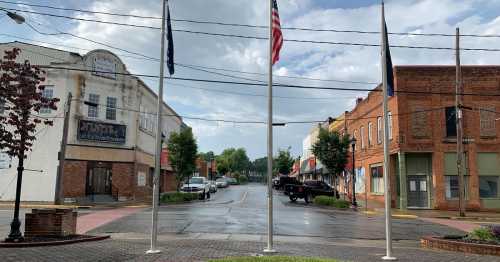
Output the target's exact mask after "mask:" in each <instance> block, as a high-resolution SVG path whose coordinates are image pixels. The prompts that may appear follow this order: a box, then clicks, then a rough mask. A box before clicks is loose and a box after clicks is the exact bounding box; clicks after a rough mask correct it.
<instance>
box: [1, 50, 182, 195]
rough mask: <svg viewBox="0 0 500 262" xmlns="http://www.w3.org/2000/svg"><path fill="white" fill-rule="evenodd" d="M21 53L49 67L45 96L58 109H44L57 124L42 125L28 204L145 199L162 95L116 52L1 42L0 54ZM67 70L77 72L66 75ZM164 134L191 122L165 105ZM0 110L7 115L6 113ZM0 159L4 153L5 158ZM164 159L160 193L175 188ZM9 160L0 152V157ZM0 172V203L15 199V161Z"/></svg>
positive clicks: (26, 187) (29, 175) (25, 191)
mask: <svg viewBox="0 0 500 262" xmlns="http://www.w3.org/2000/svg"><path fill="white" fill-rule="evenodd" d="M13 47H17V48H20V49H21V52H22V53H21V56H20V57H19V59H18V60H19V61H23V60H29V61H30V62H31V64H36V65H42V66H52V67H54V68H45V69H44V71H45V72H46V81H45V82H44V83H43V84H44V85H45V91H44V95H46V96H49V97H57V98H59V99H60V100H61V101H60V102H59V103H58V110H56V111H55V110H50V109H42V110H41V112H40V117H47V118H53V119H54V126H53V127H43V126H42V127H41V128H40V129H39V130H38V133H37V135H36V137H37V141H36V142H35V144H34V146H33V151H32V152H29V153H28V159H27V161H26V168H28V169H33V170H41V172H30V171H25V172H24V173H25V174H24V177H23V187H22V196H21V200H22V201H46V202H52V201H54V199H55V197H56V192H57V191H58V190H60V192H61V194H62V196H63V198H64V200H65V201H67V202H89V201H94V200H95V201H98V200H103V201H108V200H110V201H131V200H132V201H144V200H150V198H151V193H152V182H153V171H154V163H155V161H154V156H155V137H156V105H157V95H156V94H155V93H154V92H153V91H152V90H151V89H150V88H149V87H148V86H147V85H146V84H145V83H144V82H143V81H141V80H140V79H139V78H138V77H135V76H131V75H128V74H129V72H128V71H127V69H126V66H125V65H124V64H123V62H122V61H121V60H120V58H119V57H118V56H116V55H115V54H113V53H111V52H109V51H106V50H93V51H90V52H88V53H87V54H85V55H79V54H76V53H71V52H67V51H62V50H57V49H52V48H47V47H42V46H36V45H31V44H25V43H20V42H12V43H3V44H0V52H1V53H2V54H3V53H4V51H5V50H11V49H12V48H13ZM61 68H71V69H74V70H66V69H61ZM70 92H71V93H72V95H73V100H72V101H71V108H70V119H69V123H70V124H69V135H68V146H67V151H66V161H65V165H64V172H63V173H62V174H60V176H58V171H57V170H58V157H57V156H58V152H59V149H60V143H61V140H62V127H63V119H62V117H63V116H64V107H65V104H66V102H67V97H68V94H69V93H70ZM163 112H164V114H165V117H163V122H162V133H163V135H164V136H165V137H166V138H168V136H169V135H170V133H171V132H178V131H179V130H180V129H181V127H182V126H185V124H184V123H183V122H182V118H181V117H180V116H179V115H178V114H177V113H176V112H175V111H174V110H172V109H171V108H170V107H169V106H168V105H167V104H163ZM0 113H1V112H0ZM0 155H2V154H0ZM167 155H168V152H167V151H166V149H165V150H164V152H163V154H162V159H163V161H162V162H163V165H162V175H161V191H171V190H175V182H174V175H173V173H172V168H171V167H170V166H169V165H168V161H167ZM2 158H5V155H2V157H0V159H2ZM5 162H6V161H3V162H0V163H4V165H3V167H0V168H2V169H0V185H3V186H2V187H1V189H3V190H4V192H0V201H11V200H14V198H15V183H11V182H12V181H13V180H14V179H15V176H16V172H15V170H16V168H17V166H16V164H17V161H16V160H9V161H8V162H9V165H6V164H5Z"/></svg>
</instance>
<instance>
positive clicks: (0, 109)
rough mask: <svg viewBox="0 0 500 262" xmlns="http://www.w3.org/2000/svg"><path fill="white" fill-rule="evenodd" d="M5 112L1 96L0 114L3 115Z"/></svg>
mask: <svg viewBox="0 0 500 262" xmlns="http://www.w3.org/2000/svg"><path fill="white" fill-rule="evenodd" d="M4 112H5V100H4V99H3V98H0V115H3V113H4Z"/></svg>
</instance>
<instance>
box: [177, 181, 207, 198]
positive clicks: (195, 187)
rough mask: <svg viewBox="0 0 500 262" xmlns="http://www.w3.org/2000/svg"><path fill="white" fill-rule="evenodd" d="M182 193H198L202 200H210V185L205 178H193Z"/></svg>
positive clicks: (182, 189)
mask: <svg viewBox="0 0 500 262" xmlns="http://www.w3.org/2000/svg"><path fill="white" fill-rule="evenodd" d="M181 191H182V192H190V193H198V194H200V198H201V199H205V198H210V184H209V183H208V180H207V179H206V178H205V177H192V178H191V179H189V180H188V182H187V183H184V185H183V186H182V188H181Z"/></svg>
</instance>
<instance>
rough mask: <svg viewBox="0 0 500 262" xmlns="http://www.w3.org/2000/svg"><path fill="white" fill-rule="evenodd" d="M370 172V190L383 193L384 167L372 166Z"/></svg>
mask: <svg viewBox="0 0 500 262" xmlns="http://www.w3.org/2000/svg"><path fill="white" fill-rule="evenodd" d="M370 172H371V192H372V193H377V194H382V193H384V168H383V167H382V166H372V167H371V168H370Z"/></svg>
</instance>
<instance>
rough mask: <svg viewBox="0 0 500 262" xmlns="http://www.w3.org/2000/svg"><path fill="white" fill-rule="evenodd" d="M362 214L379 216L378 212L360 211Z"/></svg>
mask: <svg viewBox="0 0 500 262" xmlns="http://www.w3.org/2000/svg"><path fill="white" fill-rule="evenodd" d="M362 212H363V213H364V214H367V215H377V214H380V213H378V212H375V211H362Z"/></svg>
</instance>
